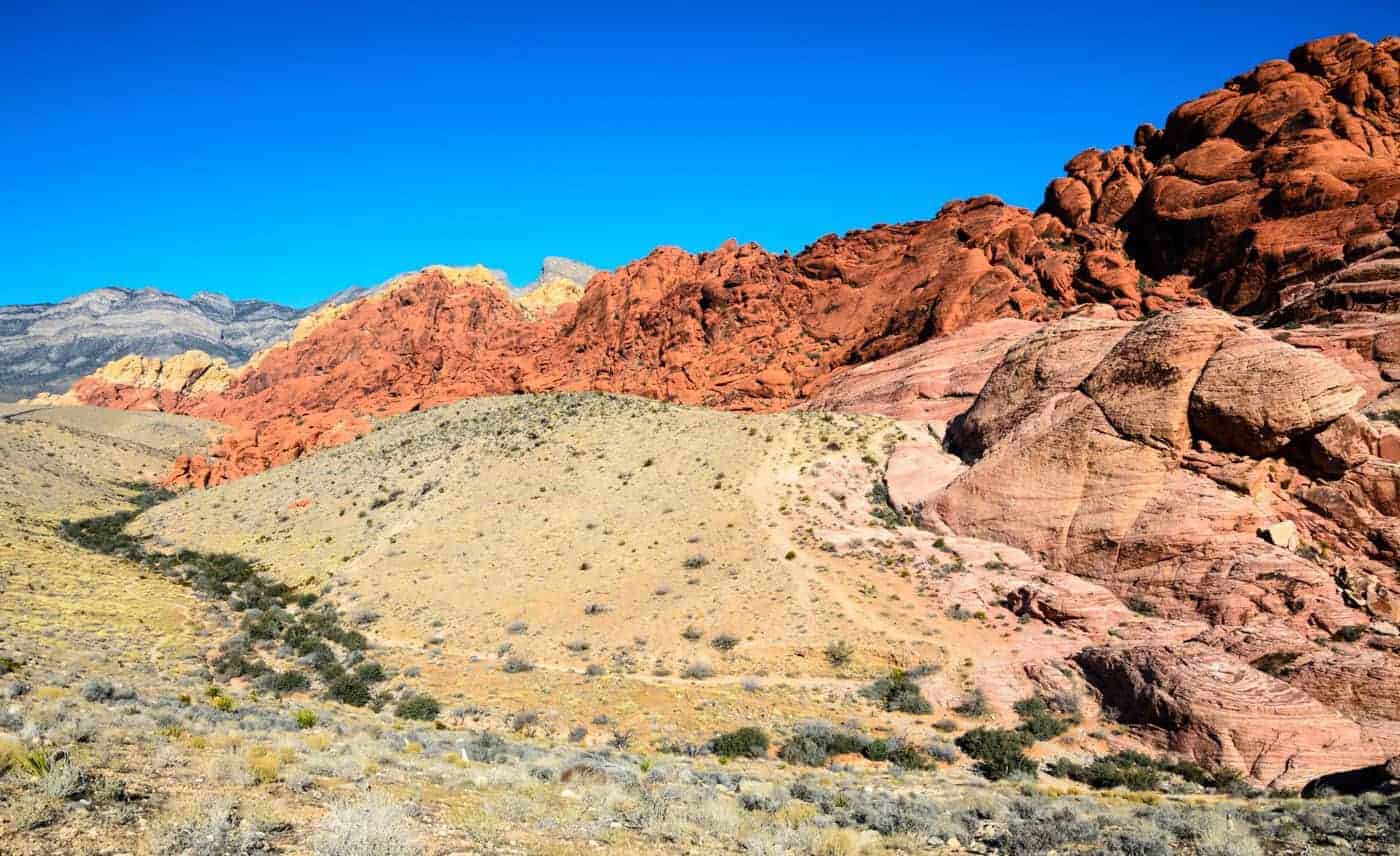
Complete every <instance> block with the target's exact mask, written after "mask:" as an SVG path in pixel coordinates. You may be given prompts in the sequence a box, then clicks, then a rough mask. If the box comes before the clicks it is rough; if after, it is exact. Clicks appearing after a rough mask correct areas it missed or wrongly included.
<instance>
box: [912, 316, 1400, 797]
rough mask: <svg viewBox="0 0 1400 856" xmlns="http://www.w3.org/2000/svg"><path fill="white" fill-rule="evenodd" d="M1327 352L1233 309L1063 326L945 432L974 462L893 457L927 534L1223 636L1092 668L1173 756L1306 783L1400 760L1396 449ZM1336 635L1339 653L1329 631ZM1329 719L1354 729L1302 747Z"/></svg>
mask: <svg viewBox="0 0 1400 856" xmlns="http://www.w3.org/2000/svg"><path fill="white" fill-rule="evenodd" d="M1325 353H1326V352H1325V351H1320V350H1312V349H1301V348H1295V347H1293V346H1292V345H1290V344H1288V343H1286V342H1282V341H1279V340H1277V339H1275V338H1272V337H1271V336H1270V334H1268V333H1266V332H1264V331H1260V330H1257V329H1255V328H1254V327H1252V326H1249V325H1247V324H1244V323H1242V322H1241V321H1240V320H1239V319H1237V318H1234V317H1232V316H1229V315H1227V314H1225V313H1223V312H1220V311H1218V310H1202V309H1187V310H1183V311H1180V312H1176V313H1168V314H1163V315H1159V316H1157V317H1154V318H1151V319H1149V320H1146V321H1142V322H1139V323H1137V324H1125V323H1123V322H1119V321H1108V322H1102V323H1095V324H1090V323H1085V322H1084V321H1081V320H1074V319H1067V320H1063V321H1058V322H1053V323H1050V324H1047V325H1045V326H1044V327H1042V328H1041V329H1039V330H1037V331H1036V332H1035V333H1033V334H1031V335H1030V336H1027V337H1026V339H1024V340H1023V341H1022V342H1021V343H1019V344H1017V345H1015V346H1012V347H1011V348H1009V349H1007V351H1006V356H1005V357H1004V358H1003V361H1002V363H1001V365H999V366H998V367H997V368H996V369H995V370H993V371H992V373H991V375H990V376H989V377H988V379H987V382H986V384H985V385H984V386H983V388H982V392H981V393H980V394H979V396H978V399H977V401H976V402H975V403H974V404H973V406H972V407H971V408H970V409H969V410H968V411H967V412H966V413H965V414H964V415H963V416H962V417H960V418H959V419H958V420H956V421H955V423H954V424H953V425H952V426H951V427H950V429H949V431H948V433H947V440H948V442H949V444H950V446H951V447H952V451H955V452H957V453H958V454H959V455H960V456H961V457H962V459H963V460H964V461H966V462H967V466H966V469H962V470H958V471H957V472H955V473H954V474H953V476H952V477H951V478H949V476H948V472H947V467H946V466H944V465H943V462H941V461H940V460H938V459H937V458H935V457H933V456H932V455H929V454H927V453H926V454H924V455H923V457H924V459H925V460H926V461H927V462H928V463H927V464H926V469H927V472H926V473H925V474H924V477H923V478H922V479H920V478H919V477H917V476H916V475H911V474H910V473H908V472H906V471H907V470H910V469H912V467H911V466H910V464H911V463H912V460H913V459H912V458H911V459H910V460H908V461H906V460H901V450H896V455H895V457H893V458H892V459H891V464H890V473H889V474H888V475H887V478H892V479H896V480H897V482H898V483H899V484H900V486H901V493H902V497H901V502H902V504H903V506H904V507H906V508H909V509H913V510H914V511H915V512H916V513H917V514H918V516H919V519H920V521H921V523H922V524H923V525H925V526H926V527H927V528H930V529H932V530H934V531H937V532H948V533H952V534H956V535H961V536H970V537H975V538H982V539H986V540H989V541H1001V542H1005V543H1008V544H1011V545H1012V546H1015V547H1017V548H1020V549H1022V550H1024V551H1026V553H1028V554H1029V555H1030V556H1031V557H1033V558H1036V559H1039V560H1041V561H1042V562H1044V564H1045V565H1046V566H1047V568H1050V569H1052V570H1058V571H1063V572H1067V573H1072V574H1074V575H1076V576H1079V577H1083V578H1086V579H1088V580H1092V581H1094V582H1096V583H1098V584H1100V585H1102V586H1103V587H1104V589H1106V590H1108V591H1111V592H1113V594H1115V595H1116V596H1117V597H1118V598H1119V599H1120V602H1122V603H1130V604H1133V605H1134V609H1135V610H1137V611H1139V612H1141V613H1143V614H1144V615H1148V616H1154V618H1153V619H1152V621H1159V620H1164V621H1168V622H1172V623H1175V624H1176V625H1177V626H1180V624H1181V622H1183V621H1185V622H1190V621H1203V622H1205V623H1206V624H1207V625H1208V626H1210V627H1212V628H1214V629H1213V630H1211V631H1210V632H1208V633H1200V634H1198V635H1197V636H1196V638H1195V640H1194V641H1193V643H1192V647H1190V648H1188V649H1178V648H1176V647H1173V646H1166V647H1163V646H1161V645H1160V643H1159V642H1156V641H1153V640H1151V639H1150V638H1149V639H1145V640H1141V641H1140V642H1139V643H1138V644H1124V643H1119V644H1117V645H1116V646H1114V647H1113V648H1111V649H1109V648H1105V649H1103V650H1102V651H1098V652H1096V653H1095V652H1089V653H1086V654H1085V655H1082V656H1081V657H1080V663H1081V665H1083V666H1084V668H1085V672H1086V674H1087V675H1088V676H1089V677H1090V678H1091V680H1093V681H1094V683H1095V684H1096V686H1097V687H1098V688H1099V689H1100V691H1101V692H1102V693H1103V694H1104V703H1105V704H1106V705H1108V706H1111V707H1119V708H1120V709H1126V708H1131V711H1132V713H1131V715H1130V717H1129V718H1128V720H1127V721H1128V722H1130V723H1132V724H1135V725H1138V726H1142V727H1144V728H1146V729H1148V730H1149V731H1151V730H1153V729H1165V733H1166V736H1167V737H1166V739H1167V742H1168V744H1169V745H1170V746H1171V748H1173V749H1176V750H1178V751H1183V752H1186V753H1187V754H1190V755H1192V756H1193V757H1196V758H1197V759H1198V760H1200V761H1202V762H1204V763H1211V764H1227V765H1230V766H1233V767H1236V768H1237V769H1241V770H1244V771H1245V772H1246V773H1247V774H1248V775H1249V776H1250V777H1251V779H1253V780H1254V781H1256V782H1257V783H1259V784H1277V783H1285V784H1286V785H1288V786H1297V785H1299V784H1301V783H1303V782H1305V781H1307V780H1308V779H1310V778H1311V777H1313V776H1316V775H1319V774H1321V773H1324V772H1328V771H1331V770H1339V769H1345V768H1346V767H1345V765H1347V764H1353V765H1361V764H1363V763H1374V762H1375V761H1376V760H1377V759H1381V758H1384V757H1387V755H1386V753H1387V752H1389V753H1390V754H1393V752H1394V739H1396V737H1397V735H1400V698H1397V696H1396V692H1400V690H1397V691H1395V692H1393V691H1391V689H1390V688H1391V687H1400V656H1397V654H1400V651H1397V650H1395V649H1397V648H1400V645H1391V644H1389V638H1390V637H1387V636H1386V635H1385V628H1387V627H1389V626H1390V624H1389V620H1390V617H1391V611H1392V610H1393V609H1394V603H1396V602H1397V601H1398V600H1400V598H1397V592H1400V575H1397V574H1396V571H1395V568H1396V564H1395V557H1396V546H1397V545H1400V530H1398V529H1397V526H1396V523H1397V519H1396V514H1397V512H1400V464H1396V463H1395V462H1393V461H1390V460H1388V459H1387V458H1385V457H1383V456H1382V455H1381V454H1380V453H1381V451H1382V445H1383V444H1382V443H1381V437H1382V436H1384V430H1383V429H1382V428H1379V427H1377V425H1376V423H1374V422H1373V421H1372V420H1370V419H1368V418H1366V417H1365V416H1364V415H1362V414H1361V413H1360V412H1358V410H1357V408H1359V407H1360V406H1361V405H1363V403H1364V402H1365V401H1366V400H1367V396H1368V393H1367V391H1366V388H1365V387H1364V386H1363V385H1362V384H1361V383H1360V382H1359V381H1358V380H1357V378H1356V377H1355V376H1354V375H1353V374H1352V373H1350V372H1349V371H1347V370H1346V369H1345V368H1343V367H1342V366H1341V365H1339V364H1337V363H1335V362H1333V361H1332V360H1331V358H1330V357H1329V356H1326V355H1324V354H1325ZM905 457H908V456H905ZM896 463H898V464H899V466H896ZM894 483H895V482H891V485H892V486H893V484H894ZM921 490H922V492H921ZM1008 604H1009V605H1010V606H1011V607H1012V608H1013V609H1014V610H1016V611H1017V612H1018V613H1020V614H1023V615H1028V616H1031V617H1034V618H1040V619H1042V620H1046V621H1051V622H1054V623H1056V624H1060V625H1062V626H1074V627H1080V628H1085V629H1087V628H1089V627H1092V626H1093V625H1092V623H1089V622H1090V621H1091V619H1092V618H1093V617H1097V616H1103V615H1105V614H1111V612H1110V611H1108V610H1106V609H1105V608H1103V607H1102V606H1101V605H1094V604H1088V603H1087V602H1086V605H1085V606H1084V608H1082V609H1081V608H1079V607H1078V606H1077V605H1076V601H1075V600H1074V599H1073V598H1066V597H1063V596H1061V595H1059V594H1058V593H1057V592H1054V591H1053V590H1052V591H1049V592H1048V593H1047V592H1045V591H1041V590H1039V589H1038V588H1037V587H1034V586H1032V587H1028V588H1025V589H1024V590H1017V591H1014V592H1012V594H1011V595H1010V596H1009V599H1008ZM1342 631H1346V640H1347V641H1345V642H1337V643H1335V644H1336V645H1337V647H1336V649H1333V648H1323V649H1319V648H1318V646H1317V645H1316V643H1315V642H1314V641H1313V640H1314V639H1316V638H1317V637H1318V636H1320V635H1322V636H1328V635H1332V634H1339V633H1342ZM1115 635H1120V634H1115ZM1236 658H1239V659H1236ZM1252 664H1253V665H1252ZM1266 664H1268V665H1266ZM1256 665H1257V668H1256ZM1266 667H1267V668H1269V669H1271V671H1272V673H1273V675H1275V676H1276V677H1269V676H1266V675H1263V674H1258V671H1259V669H1261V668H1266ZM1276 678H1277V679H1276ZM1275 684H1277V686H1275ZM1231 687H1234V688H1235V690H1237V691H1238V694H1237V696H1232V695H1231V692H1233V691H1235V690H1231ZM1377 687H1382V689H1379V690H1378V689H1377ZM1241 688H1243V689H1241ZM1217 693H1219V694H1222V695H1220V698H1219V699H1217V697H1216V695H1217ZM1251 694H1252V695H1254V696H1255V700H1254V701H1251V702H1249V703H1248V706H1246V702H1245V699H1246V698H1248V697H1250V696H1251ZM1232 698H1237V699H1238V701H1237V702H1236V701H1231V699H1232ZM1221 699H1223V701H1221ZM1261 699H1262V701H1261ZM1256 705H1262V710H1263V713H1260V714H1259V715H1258V717H1257V718H1255V717H1254V713H1255V706H1256ZM1328 723H1330V725H1328ZM1324 726H1325V727H1333V726H1335V727H1336V728H1335V729H1334V731H1333V732H1331V734H1333V735H1334V736H1337V740H1336V741H1331V740H1330V738H1329V740H1327V741H1322V742H1318V741H1317V740H1316V739H1314V740H1313V742H1312V743H1308V742H1300V741H1302V739H1303V737H1304V736H1305V735H1306V734H1307V732H1308V731H1309V729H1312V728H1320V727H1324ZM1338 729H1339V730H1338ZM1153 733H1155V732H1153ZM1289 741H1292V742H1291V743H1289ZM1329 741H1330V742H1329ZM1338 741H1339V742H1338ZM1281 745H1288V746H1290V747H1292V748H1290V749H1289V750H1288V751H1286V752H1285V751H1283V750H1282V749H1280V748H1279V747H1280V746H1281Z"/></svg>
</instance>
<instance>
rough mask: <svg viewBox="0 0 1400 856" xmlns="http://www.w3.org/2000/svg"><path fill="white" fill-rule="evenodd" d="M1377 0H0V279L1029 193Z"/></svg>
mask: <svg viewBox="0 0 1400 856" xmlns="http://www.w3.org/2000/svg"><path fill="white" fill-rule="evenodd" d="M1388 5H1389V4H1387V3H1381V2H1375V3H1366V2H1357V3H1345V2H1343V3H1318V2H1316V0H1313V2H1308V3H1291V2H1274V3H1268V4H1263V3H1258V4H1250V5H1243V4H1224V5H1221V4H1200V5H1193V4H1191V3H1181V2H1179V3H1174V4H1171V5H1169V6H1161V7H1152V6H1150V5H1149V6H1141V5H1139V6H1124V5H1122V4H1121V3H1114V4H1108V3H1099V4H1086V5H1080V6H1078V7H1072V6H1066V5H1064V4H1053V3H1043V2H1040V3H1033V4H1030V3H1028V4H1016V3H1010V4H1008V3H1001V4H958V5H957V6H956V7H954V8H951V9H937V8H934V7H932V6H930V5H925V4H909V5H908V6H906V7H904V8H898V7H896V8H891V7H890V6H889V5H888V4H875V5H869V6H862V5H861V4H858V3H850V2H847V3H844V4H841V5H830V6H828V5H825V4H822V3H817V2H812V3H804V4H790V5H776V4H767V5H765V4H759V3H747V4H729V3H706V4H668V3H662V2H653V3H647V4H645V5H638V6H635V7H626V6H609V7H604V6H601V5H600V6H598V7H596V8H595V7H591V6H590V4H583V3H577V2H575V3H572V4H568V5H559V6H552V5H551V4H549V3H543V2H535V3H517V4H495V5H494V6H493V7H492V8H490V9H475V8H471V6H472V4H467V3H461V2H456V3H442V4H433V3H412V2H399V3H395V4H377V3H367V2H361V3H341V4H336V5H334V6H332V5H324V6H315V5H311V4H304V5H299V6H298V7H297V8H286V7H284V6H283V5H282V4H262V3H260V2H256V0H253V1H252V2H246V3H241V4H237V5H234V4H217V6H221V7H223V10H222V11H219V10H217V9H216V4H212V3H204V2H187V3H142V2H128V3H110V2H103V3H63V2H55V3H51V4H36V3H23V4H20V3H16V2H13V0H0V79H3V80H4V81H5V82H4V84H3V85H0V263H2V264H3V269H2V270H3V272H0V302H3V303H12V302H38V301H46V300H57V299H61V298H63V297H65V296H69V295H72V294H75V293H77V292H80V291H85V290H87V289H90V288H95V287H98V286H102V285H126V286H132V287H138V286H145V285H151V286H155V287H157V288H161V289H164V290H167V291H173V292H175V293H178V294H184V295H189V294H191V293H193V292H195V291H198V290H201V289H207V290H214V291H223V292H225V293H228V294H230V295H232V296H234V297H254V296H256V297H263V298H268V299H273V300H280V301H282V302H286V303H292V304H297V305H303V304H309V303H311V302H314V301H315V300H318V299H320V298H321V297H323V296H325V295H327V294H329V293H330V292H332V291H334V290H336V289H339V288H342V287H344V286H347V285H350V284H370V283H374V282H378V281H381V280H383V279H385V278H387V277H388V276H390V275H392V274H394V273H397V272H400V271H403V270H408V269H413V268H417V267H421V266H422V265H425V264H430V263H438V262H441V263H448V264H468V263H473V262H483V263H486V264H488V265H490V266H492V267H501V268H504V269H505V270H506V271H508V272H509V274H510V275H511V277H512V279H513V280H514V281H515V282H517V283H523V282H525V281H527V280H529V279H531V278H532V277H533V276H534V274H535V272H536V270H537V268H538V264H539V260H540V258H541V257H542V256H545V255H565V256H571V257H574V258H579V259H583V260H586V261H590V262H592V263H593V264H596V265H599V266H603V267H614V266H617V265H620V264H623V263H625V262H627V261H629V260H631V259H633V258H636V257H638V256H641V255H644V254H645V253H646V252H647V251H648V250H650V249H651V248H652V247H653V246H655V245H658V244H678V245H680V246H683V247H685V248H687V249H691V250H703V249H707V248H710V247H713V246H714V245H716V244H718V243H719V242H721V241H723V240H725V239H726V238H728V237H731V236H732V237H737V238H739V239H740V240H754V241H758V242H760V243H762V244H763V245H765V246H767V247H768V248H770V249H773V250H782V249H784V248H789V249H792V250H793V251H796V250H798V249H799V248H800V247H802V246H804V245H805V244H807V243H809V242H811V241H812V240H814V239H815V238H817V237H819V236H820V235H822V234H824V233H827V232H841V231H845V230H848V229H852V228H858V227H862V226H866V225H870V224H872V223H877V222H898V221H902V220H910V219H919V218H924V217H929V216H932V215H933V213H934V212H936V211H937V210H938V208H939V207H940V206H941V205H942V204H943V203H944V202H945V201H947V200H949V199H954V198H958V197H962V196H968V195H975V194H980V193H995V194H997V195H1000V196H1002V197H1003V198H1005V199H1007V200H1009V201H1012V202H1015V203H1019V204H1022V205H1027V206H1032V207H1033V206H1034V205H1036V204H1037V203H1038V202H1039V201H1040V194H1041V191H1042V189H1043V187H1044V185H1045V183H1046V181H1048V180H1049V179H1050V178H1052V177H1054V176H1055V175H1056V174H1058V171H1059V169H1060V166H1061V165H1062V164H1063V163H1064V162H1065V161H1066V160H1067V159H1068V158H1070V157H1071V156H1072V155H1074V154H1075V153H1076V152H1078V151H1080V150H1081V149H1083V148H1085V147H1088V146H1099V147H1107V146H1111V145H1116V144H1118V143H1122V142H1126V141H1128V140H1130V138H1131V135H1132V131H1133V128H1134V127H1135V126H1136V125H1137V124H1138V123H1140V122H1143V121H1152V122H1155V123H1157V124H1161V123H1162V121H1163V120H1164V119H1165V116H1166V114H1167V112H1168V111H1169V110H1170V109H1171V108H1172V107H1173V106H1175V105H1176V104H1177V103H1179V102H1181V101H1184V100H1186V99H1188V98H1191V97H1194V96H1196V95H1199V94H1201V93H1202V92H1205V91H1208V90H1210V89H1212V88H1215V87H1216V86H1218V85H1219V84H1220V83H1222V82H1223V81H1224V80H1225V79H1226V78H1228V77H1229V76H1231V75H1232V74H1235V73H1237V72H1240V71H1244V70H1246V69H1248V68H1250V67H1251V66H1253V65H1254V64H1256V63H1258V62H1260V61H1262V60H1265V59H1269V58H1274V57H1282V56H1285V55H1286V53H1287V51H1288V50H1289V49H1290V48H1291V47H1292V46H1294V45H1295V44H1297V43H1299V42H1302V41H1306V40H1307V39H1309V38H1315V37H1318V36H1322V35H1327V34H1331V33H1334V32H1345V31H1352V32H1357V33H1359V34H1360V35H1362V36H1363V37H1365V38H1368V39H1372V40H1374V39H1377V38H1380V37H1381V36H1383V35H1385V34H1386V32H1385V28H1386V26H1387V25H1389V26H1390V27H1391V28H1392V29H1394V28H1395V25H1396V24H1397V23H1400V21H1397V19H1396V16H1395V15H1394V11H1393V8H1389V9H1388V8H1387V6H1388ZM1154 9H1155V11H1154ZM1387 11H1389V12H1390V13H1391V14H1389V15H1387V14H1386V12H1387ZM1144 14H1145V15H1147V16H1148V17H1146V18H1143V17H1142V16H1143V15H1144Z"/></svg>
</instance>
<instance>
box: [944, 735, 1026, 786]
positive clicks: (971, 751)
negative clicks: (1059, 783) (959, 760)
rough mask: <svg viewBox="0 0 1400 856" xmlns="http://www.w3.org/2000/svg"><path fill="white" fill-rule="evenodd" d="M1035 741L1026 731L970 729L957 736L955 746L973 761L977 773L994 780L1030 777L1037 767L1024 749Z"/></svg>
mask: <svg viewBox="0 0 1400 856" xmlns="http://www.w3.org/2000/svg"><path fill="white" fill-rule="evenodd" d="M1034 742H1035V738H1034V737H1032V736H1031V735H1030V734H1029V733H1028V732H1025V731H1021V730H1019V729H1018V730H1015V731H1010V730H1007V729H1004V728H974V729H973V730H971V731H969V732H967V733H966V734H964V735H962V736H961V737H959V738H958V739H957V741H956V744H957V747H958V748H959V749H961V750H962V751H963V752H964V753H966V754H967V755H968V756H970V757H972V758H976V759H977V772H978V773H980V774H981V775H982V776H984V777H986V778H988V779H991V780H992V781H996V780H998V779H1005V778H1008V777H1010V776H1015V775H1026V776H1034V775H1035V774H1036V770H1037V767H1038V765H1037V764H1036V763H1035V762H1034V761H1032V760H1031V759H1029V758H1027V757H1026V754H1025V750H1026V749H1027V747H1029V746H1030V745H1031V744H1032V743H1034Z"/></svg>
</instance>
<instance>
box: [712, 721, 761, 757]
mask: <svg viewBox="0 0 1400 856" xmlns="http://www.w3.org/2000/svg"><path fill="white" fill-rule="evenodd" d="M768 742H769V741H768V735H767V734H765V733H764V732H763V730H762V729H760V728H754V727H753V726H745V727H743V728H739V729H736V730H734V731H730V732H726V733H724V734H720V735H718V736H717V737H715V738H714V739H713V740H711V741H710V749H711V751H713V752H714V753H715V754H716V755H719V756H720V757H722V758H734V757H739V756H742V757H745V758H761V757H763V756H764V755H766V754H768Z"/></svg>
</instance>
